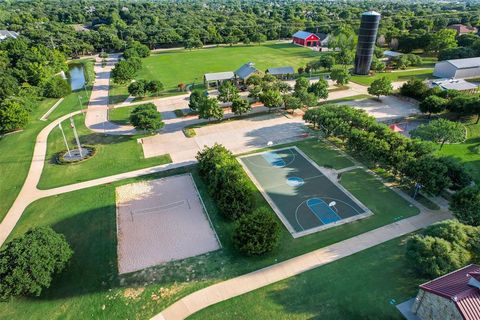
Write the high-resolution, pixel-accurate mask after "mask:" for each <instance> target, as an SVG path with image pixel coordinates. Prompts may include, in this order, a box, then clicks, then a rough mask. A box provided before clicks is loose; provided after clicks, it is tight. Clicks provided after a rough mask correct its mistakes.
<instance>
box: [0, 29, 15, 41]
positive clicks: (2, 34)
mask: <svg viewBox="0 0 480 320" xmlns="http://www.w3.org/2000/svg"><path fill="white" fill-rule="evenodd" d="M18 36H19V34H18V33H16V32H15V31H9V30H0V40H4V39H7V38H14V39H16V38H18Z"/></svg>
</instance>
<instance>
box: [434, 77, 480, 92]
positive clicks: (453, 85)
mask: <svg viewBox="0 0 480 320" xmlns="http://www.w3.org/2000/svg"><path fill="white" fill-rule="evenodd" d="M432 84H433V85H434V86H439V87H440V88H442V89H443V90H458V91H465V90H475V89H477V88H478V85H476V84H474V83H471V82H468V81H465V80H463V79H440V80H434V81H433V82H432Z"/></svg>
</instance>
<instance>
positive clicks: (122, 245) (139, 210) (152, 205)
mask: <svg viewBox="0 0 480 320" xmlns="http://www.w3.org/2000/svg"><path fill="white" fill-rule="evenodd" d="M116 199H117V237H118V245H117V252H118V271H119V273H120V274H122V273H128V272H133V271H137V270H141V269H144V268H147V267H151V266H155V265H158V264H162V263H165V262H168V261H173V260H179V259H184V258H188V257H193V256H197V255H199V254H202V253H206V252H210V251H214V250H217V249H219V248H220V244H219V242H218V238H217V235H216V234H215V231H214V230H213V228H212V226H211V223H210V220H209V218H208V216H207V213H206V212H205V210H204V206H203V203H202V202H201V199H200V196H199V194H198V191H197V188H196V186H195V182H194V181H193V178H192V176H191V175H190V174H184V175H177V176H173V177H168V178H164V179H157V180H152V181H145V182H139V183H133V184H128V185H124V186H120V187H118V188H117V189H116Z"/></svg>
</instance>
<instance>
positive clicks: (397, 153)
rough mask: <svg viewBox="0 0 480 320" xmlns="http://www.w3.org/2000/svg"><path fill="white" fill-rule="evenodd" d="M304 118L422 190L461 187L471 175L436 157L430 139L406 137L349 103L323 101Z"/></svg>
mask: <svg viewBox="0 0 480 320" xmlns="http://www.w3.org/2000/svg"><path fill="white" fill-rule="evenodd" d="M304 120H305V121H306V122H309V123H311V124H312V125H313V126H314V127H316V128H319V129H320V130H321V131H322V132H323V133H324V134H325V136H327V137H329V136H333V137H336V138H338V139H340V140H341V142H342V143H344V144H345V146H346V148H347V149H348V150H349V151H351V152H353V153H355V154H357V155H359V156H360V157H362V158H364V159H366V160H368V161H370V162H371V163H372V164H373V165H374V166H382V167H385V168H386V169H389V170H391V171H392V172H394V173H395V174H398V175H400V176H401V177H402V178H403V179H404V180H405V181H406V182H407V183H411V184H413V183H420V184H422V186H423V190H424V191H426V192H427V193H430V194H435V195H437V194H439V193H440V192H441V191H443V190H444V189H445V188H448V187H451V186H453V187H454V188H456V189H459V188H462V187H464V186H465V185H468V184H469V183H470V180H471V179H470V177H469V176H468V174H467V173H466V172H465V171H464V170H463V167H462V166H460V165H458V164H457V163H456V162H455V160H453V159H450V160H448V161H447V160H443V158H438V157H436V156H435V155H434V154H433V152H434V150H435V148H434V146H433V144H432V143H430V142H425V141H421V140H417V139H408V138H406V137H404V136H403V135H401V134H398V133H396V132H393V131H392V130H390V129H389V128H388V126H387V125H385V124H383V123H378V122H377V121H376V120H375V118H374V117H372V116H369V115H368V114H367V113H366V112H365V111H363V110H360V109H355V108H352V107H350V106H338V105H325V106H322V107H320V108H314V109H310V110H308V111H307V112H306V113H305V115H304Z"/></svg>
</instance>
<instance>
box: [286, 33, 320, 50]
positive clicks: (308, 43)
mask: <svg viewBox="0 0 480 320" xmlns="http://www.w3.org/2000/svg"><path fill="white" fill-rule="evenodd" d="M292 42H293V43H294V44H297V45H300V46H304V47H320V46H321V43H320V42H321V40H320V37H319V36H317V35H316V34H315V33H312V32H307V31H298V32H295V34H294V35H293V36H292Z"/></svg>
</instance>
